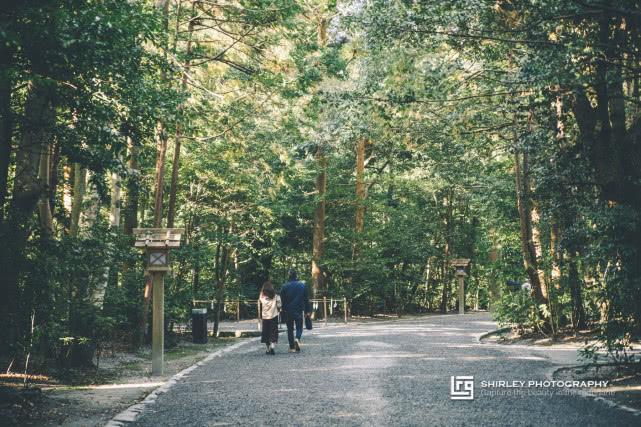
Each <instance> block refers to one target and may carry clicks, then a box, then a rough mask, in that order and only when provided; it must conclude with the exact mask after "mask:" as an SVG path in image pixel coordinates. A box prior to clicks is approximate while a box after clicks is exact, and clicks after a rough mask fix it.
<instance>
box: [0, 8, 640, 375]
mask: <svg viewBox="0 0 641 427" xmlns="http://www.w3.org/2000/svg"><path fill="white" fill-rule="evenodd" d="M640 48H641V2H640V1H638V0H626V1H623V0H619V1H617V0H582V1H579V0H538V1H533V0H522V1H521V0H458V1H448V2H445V1H409V0H386V1H385V0H352V1H350V0H346V1H342V0H339V1H336V0H221V1H219V0H157V1H151V0H129V1H122V0H34V1H17V0H4V1H2V2H1V5H0V240H1V242H0V283H1V288H0V290H1V292H2V295H1V296H0V317H1V318H0V322H1V324H2V328H0V352H1V353H2V354H1V355H0V360H1V361H2V363H5V362H6V366H3V367H2V368H3V369H7V367H8V368H9V369H10V368H11V365H12V364H15V365H16V366H18V365H20V366H22V365H23V364H24V361H25V359H26V358H27V355H29V354H31V353H34V354H37V355H39V356H40V357H41V358H47V359H57V360H58V361H60V362H61V363H66V364H82V363H85V362H86V361H87V357H86V355H87V354H89V355H91V354H93V353H92V352H93V351H94V350H95V349H96V347H98V348H99V347H100V346H101V345H102V343H104V342H112V341H118V342H123V343H128V344H130V345H132V346H136V345H140V344H141V343H144V341H145V335H146V329H147V326H146V325H147V324H148V317H149V310H150V307H149V294H150V293H149V286H150V285H149V280H148V278H147V277H146V276H145V272H144V263H143V257H142V254H141V253H140V251H139V250H137V249H135V248H134V247H133V236H132V230H133V229H134V228H136V227H170V228H171V227H182V228H184V229H185V233H184V236H185V241H184V244H183V246H182V247H181V249H180V250H177V251H175V252H174V254H173V255H174V256H173V261H172V266H173V270H172V273H171V275H168V277H167V279H166V285H165V286H166V287H165V289H166V297H165V298H166V300H165V301H166V313H167V317H168V322H167V330H168V332H170V331H171V330H172V328H173V325H174V324H177V323H181V322H183V323H184V322H188V319H189V313H190V310H191V308H192V301H193V300H199V299H203V300H216V301H223V300H224V299H226V298H229V299H237V298H239V299H255V298H256V296H257V293H258V289H259V287H260V286H261V284H262V283H263V282H264V281H265V280H267V279H268V278H270V279H272V280H273V281H274V283H282V282H283V281H284V280H285V279H286V275H287V271H288V270H289V269H290V268H296V269H298V271H299V273H300V275H301V276H303V277H304V279H305V280H306V282H307V283H308V284H309V285H310V289H311V291H312V293H313V295H314V296H316V297H321V298H322V297H323V296H326V297H328V298H340V299H342V298H347V299H348V301H349V306H350V310H351V314H352V315H356V314H359V315H372V314H375V313H393V314H396V315H403V314H406V313H420V312H439V311H440V312H447V311H449V310H451V309H454V307H455V305H456V292H455V289H456V288H455V277H454V270H453V269H452V268H451V263H450V262H451V260H452V259H454V258H469V259H471V260H472V263H471V265H470V268H469V272H468V273H469V275H468V278H467V279H466V289H465V292H466V304H467V306H468V307H469V308H470V309H491V310H492V311H493V312H494V313H495V316H496V317H497V319H498V320H499V321H500V322H502V323H506V324H517V325H520V326H522V327H523V328H532V329H534V330H537V331H539V332H540V333H542V334H546V335H555V334H559V333H560V332H561V331H567V330H573V329H574V330H580V329H585V328H586V327H589V328H592V329H594V330H595V331H597V333H598V334H599V337H600V342H601V343H602V345H601V349H605V350H606V351H607V353H609V354H610V355H611V356H614V357H622V356H625V355H626V349H628V347H629V345H630V342H631V340H633V339H634V338H635V337H638V336H639V335H640V334H641V281H640V277H641V271H640V270H641V259H640V251H641V94H640V90H641V89H640V88H639V83H640V82H639V78H640V75H641V68H640V67H641V50H640ZM507 281H511V282H517V283H524V282H527V283H529V287H528V288H526V289H525V290H523V289H521V287H508V286H507V285H506V282H507ZM212 315H213V316H215V317H216V318H218V319H220V318H222V317H223V316H224V315H225V313H224V308H223V304H217V306H216V307H215V309H214V313H212ZM87 349H89V350H90V351H86V350H87ZM588 350H597V349H595V348H593V349H588ZM83 355H84V356H83Z"/></svg>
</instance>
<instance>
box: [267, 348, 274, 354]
mask: <svg viewBox="0 0 641 427" xmlns="http://www.w3.org/2000/svg"><path fill="white" fill-rule="evenodd" d="M267 354H269V355H271V356H273V355H275V354H276V352H275V351H274V349H273V348H270V349H269V351H268V352H267Z"/></svg>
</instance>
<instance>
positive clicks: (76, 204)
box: [69, 163, 87, 237]
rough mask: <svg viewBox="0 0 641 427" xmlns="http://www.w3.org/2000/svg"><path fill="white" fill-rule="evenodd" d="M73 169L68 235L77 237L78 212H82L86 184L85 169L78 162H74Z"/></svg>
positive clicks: (78, 227)
mask: <svg viewBox="0 0 641 427" xmlns="http://www.w3.org/2000/svg"><path fill="white" fill-rule="evenodd" d="M73 169H74V173H73V201H72V203H71V226H70V227H69V235H70V236H71V237H78V231H79V229H80V214H81V212H82V203H83V201H84V197H85V190H86V186H87V184H86V181H87V169H85V168H83V167H82V166H80V163H74V165H73Z"/></svg>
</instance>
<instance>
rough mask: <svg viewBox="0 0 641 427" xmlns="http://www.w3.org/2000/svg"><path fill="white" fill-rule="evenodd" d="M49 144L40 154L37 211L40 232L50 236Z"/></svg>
mask: <svg viewBox="0 0 641 427" xmlns="http://www.w3.org/2000/svg"><path fill="white" fill-rule="evenodd" d="M50 166H51V146H50V145H47V146H45V147H44V148H43V150H42V153H41V154H40V166H39V177H40V182H41V184H40V185H41V186H42V190H43V191H42V193H41V195H40V200H38V213H39V218H40V229H41V230H42V232H43V233H44V234H45V235H47V236H51V235H52V234H53V215H52V214H51V204H50V201H49V195H50V192H51V188H50V187H51V173H50Z"/></svg>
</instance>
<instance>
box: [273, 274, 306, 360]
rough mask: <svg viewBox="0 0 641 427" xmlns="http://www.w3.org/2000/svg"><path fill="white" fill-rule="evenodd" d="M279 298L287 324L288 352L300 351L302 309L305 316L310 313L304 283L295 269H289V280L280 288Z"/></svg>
mask: <svg viewBox="0 0 641 427" xmlns="http://www.w3.org/2000/svg"><path fill="white" fill-rule="evenodd" d="M280 298H281V300H282V303H283V319H285V323H286V324H287V339H288V340H289V352H290V353H292V352H299V351H300V338H301V336H302V335H303V311H304V312H305V315H306V316H309V315H310V313H311V311H312V310H311V306H310V305H309V297H308V295H307V287H306V286H305V283H303V282H301V281H300V280H298V276H297V275H296V271H294V270H290V272H289V280H288V281H287V283H285V284H284V285H283V287H282V289H281V290H280ZM294 324H295V325H296V338H294Z"/></svg>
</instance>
